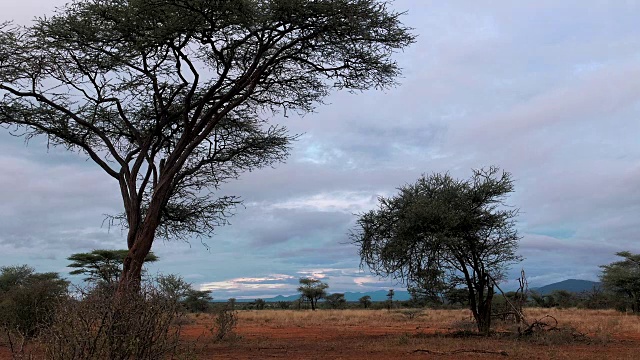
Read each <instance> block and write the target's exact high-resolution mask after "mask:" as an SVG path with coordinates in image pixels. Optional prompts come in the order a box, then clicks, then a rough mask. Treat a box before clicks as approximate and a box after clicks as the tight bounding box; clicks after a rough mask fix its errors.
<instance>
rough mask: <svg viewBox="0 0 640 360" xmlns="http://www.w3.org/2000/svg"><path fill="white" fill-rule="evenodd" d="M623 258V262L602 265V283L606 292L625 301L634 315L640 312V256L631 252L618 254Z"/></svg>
mask: <svg viewBox="0 0 640 360" xmlns="http://www.w3.org/2000/svg"><path fill="white" fill-rule="evenodd" d="M616 255H617V256H620V257H622V258H623V260H621V261H615V262H612V263H611V264H609V265H602V266H601V268H602V275H600V281H601V282H602V286H603V287H604V289H605V290H607V291H610V292H611V293H613V294H616V295H617V296H619V297H621V298H623V299H624V301H623V302H624V304H625V306H624V307H625V308H626V307H627V306H626V305H628V306H629V308H631V311H633V312H634V313H638V312H640V254H632V253H631V252H629V251H621V252H618V253H616Z"/></svg>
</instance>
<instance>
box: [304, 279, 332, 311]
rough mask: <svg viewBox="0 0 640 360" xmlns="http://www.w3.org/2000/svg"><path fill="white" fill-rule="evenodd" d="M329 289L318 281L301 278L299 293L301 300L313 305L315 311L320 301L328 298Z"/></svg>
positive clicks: (312, 308) (325, 284)
mask: <svg viewBox="0 0 640 360" xmlns="http://www.w3.org/2000/svg"><path fill="white" fill-rule="evenodd" d="M327 288H329V285H328V284H327V283H323V282H322V281H320V280H318V279H312V278H301V279H300V287H298V291H299V292H300V298H301V299H302V300H303V301H308V302H309V303H310V304H311V310H315V309H316V307H317V306H318V300H320V299H322V298H324V297H325V296H327Z"/></svg>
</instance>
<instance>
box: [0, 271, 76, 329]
mask: <svg viewBox="0 0 640 360" xmlns="http://www.w3.org/2000/svg"><path fill="white" fill-rule="evenodd" d="M68 284H69V283H68V282H67V281H66V280H63V279H61V278H60V276H59V275H58V273H53V272H48V273H37V272H35V270H34V269H33V268H32V267H30V266H28V265H21V266H3V267H0V331H2V332H4V333H5V335H6V336H7V337H9V338H10V337H11V336H13V335H14V333H17V334H18V335H20V336H22V337H24V338H31V337H34V336H36V335H38V332H39V331H40V330H42V329H43V328H45V327H46V326H48V325H49V324H50V323H51V321H52V320H53V316H54V311H55V309H56V306H57V305H58V303H59V301H60V300H62V299H63V298H65V297H66V295H67V286H68Z"/></svg>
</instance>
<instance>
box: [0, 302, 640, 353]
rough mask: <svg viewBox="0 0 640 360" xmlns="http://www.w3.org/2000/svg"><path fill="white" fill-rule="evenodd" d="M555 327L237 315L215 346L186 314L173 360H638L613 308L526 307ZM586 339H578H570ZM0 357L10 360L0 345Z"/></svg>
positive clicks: (631, 333)
mask: <svg viewBox="0 0 640 360" xmlns="http://www.w3.org/2000/svg"><path fill="white" fill-rule="evenodd" d="M547 314H550V315H552V316H553V317H555V318H557V319H558V321H559V325H558V326H559V327H562V328H563V329H567V331H562V332H560V331H551V332H549V333H548V334H545V335H544V336H540V337H536V338H533V339H526V340H523V339H517V338H516V337H514V336H512V335H509V334H508V332H510V331H511V332H513V331H514V330H515V329H514V325H511V324H507V323H500V324H496V325H497V326H496V330H497V334H496V335H494V336H492V337H490V338H484V337H478V336H472V335H466V336H454V335H453V334H454V333H455V332H459V331H460V330H470V329H473V324H472V322H471V321H470V319H469V314H468V312H466V311H462V310H423V311H420V312H419V313H414V314H411V312H402V311H391V312H389V311H386V310H320V311H315V312H313V311H294V310H262V311H253V310H249V311H238V326H237V328H236V330H235V336H231V337H230V338H229V339H226V340H223V341H215V340H214V336H213V335H212V333H211V332H210V331H209V328H210V327H211V326H212V324H213V319H212V318H211V317H210V316H208V315H201V316H192V317H191V320H190V323H189V324H187V325H184V327H183V330H182V336H181V339H182V344H181V347H182V349H183V350H182V354H181V357H180V359H322V360H326V359H403V360H404V359H508V358H515V359H519V360H520V359H639V358H640V318H638V317H637V316H633V315H626V314H620V313H616V312H615V311H589V310H576V309H573V310H555V309H552V310H546V311H544V310H532V311H531V312H529V315H528V316H529V318H530V319H536V318H541V317H543V316H544V315H547ZM576 334H578V335H586V337H582V336H576ZM0 359H11V355H10V353H9V352H8V349H6V348H0Z"/></svg>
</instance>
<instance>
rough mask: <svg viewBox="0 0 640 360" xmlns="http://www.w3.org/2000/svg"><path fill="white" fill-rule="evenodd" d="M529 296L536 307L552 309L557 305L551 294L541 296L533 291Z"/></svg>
mask: <svg viewBox="0 0 640 360" xmlns="http://www.w3.org/2000/svg"><path fill="white" fill-rule="evenodd" d="M529 296H531V299H532V300H533V303H534V304H535V305H536V306H539V307H543V308H552V307H555V306H558V303H557V302H556V299H555V298H554V297H553V295H552V294H547V295H542V294H540V293H539V292H537V291H535V290H531V292H530V294H529Z"/></svg>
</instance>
